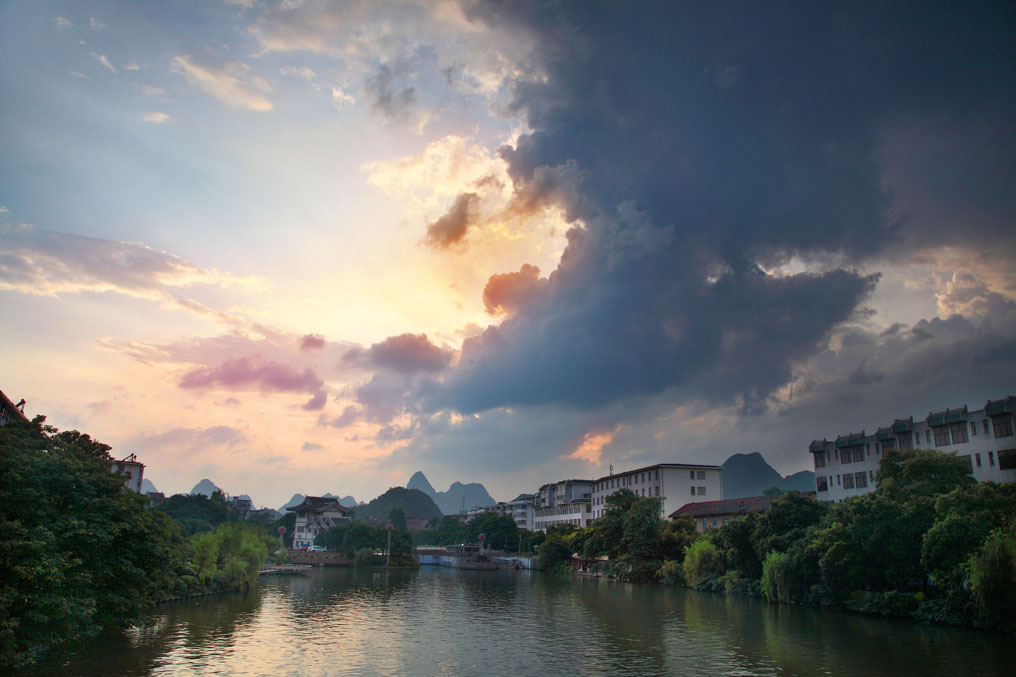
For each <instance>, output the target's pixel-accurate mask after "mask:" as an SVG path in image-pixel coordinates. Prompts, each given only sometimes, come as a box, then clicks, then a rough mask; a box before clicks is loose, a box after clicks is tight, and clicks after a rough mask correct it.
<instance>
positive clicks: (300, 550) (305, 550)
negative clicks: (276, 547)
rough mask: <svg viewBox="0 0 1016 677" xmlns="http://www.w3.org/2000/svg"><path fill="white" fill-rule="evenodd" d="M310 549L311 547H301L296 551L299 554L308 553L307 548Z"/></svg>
mask: <svg viewBox="0 0 1016 677" xmlns="http://www.w3.org/2000/svg"><path fill="white" fill-rule="evenodd" d="M309 547H310V546H309V545H301V546H300V547H299V548H297V549H296V551H297V552H307V548H309Z"/></svg>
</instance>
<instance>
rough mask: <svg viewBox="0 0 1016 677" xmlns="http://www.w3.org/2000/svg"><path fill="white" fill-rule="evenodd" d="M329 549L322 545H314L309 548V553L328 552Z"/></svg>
mask: <svg viewBox="0 0 1016 677" xmlns="http://www.w3.org/2000/svg"><path fill="white" fill-rule="evenodd" d="M327 550H328V548H323V547H321V546H320V545H312V546H310V547H308V548H307V551H308V552H326V551H327Z"/></svg>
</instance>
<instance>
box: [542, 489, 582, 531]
mask: <svg viewBox="0 0 1016 677" xmlns="http://www.w3.org/2000/svg"><path fill="white" fill-rule="evenodd" d="M592 485H593V481H592V480H561V481H560V482H552V483H550V484H544V485H543V486H542V487H540V491H539V493H537V494H536V495H535V496H534V499H533V501H534V502H533V531H546V530H547V529H549V528H550V527H553V526H559V525H562V524H573V525H575V526H577V527H580V528H582V527H587V526H589V522H590V521H591V520H592V519H593V516H592V500H591V494H592Z"/></svg>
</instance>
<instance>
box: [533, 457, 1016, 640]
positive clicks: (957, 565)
mask: <svg viewBox="0 0 1016 677" xmlns="http://www.w3.org/2000/svg"><path fill="white" fill-rule="evenodd" d="M876 481H877V488H876V490H875V491H873V492H871V493H868V494H864V495H861V496H856V497H853V498H850V499H847V500H846V501H843V502H842V503H835V504H825V503H819V502H817V501H816V500H814V499H813V498H811V497H809V496H804V495H801V494H800V493H798V492H789V493H787V494H784V495H783V496H781V497H780V498H778V499H777V500H776V501H774V502H773V504H772V505H771V506H770V508H769V510H767V511H766V512H765V513H761V514H754V513H752V514H749V515H747V516H745V517H743V518H741V519H738V520H734V521H731V522H728V523H727V524H725V525H723V526H721V527H719V528H715V529H711V530H709V531H707V532H705V533H702V534H699V533H696V531H695V528H694V523H693V522H692V520H691V519H690V518H684V519H679V520H674V521H670V522H665V521H663V520H660V519H659V517H658V515H659V510H660V508H659V501H658V499H655V498H638V497H636V496H635V495H634V494H633V493H632V492H630V491H626V490H622V491H619V492H617V493H615V494H613V495H612V496H610V497H608V498H607V505H606V509H605V512H604V516H603V517H602V518H600V519H599V520H597V521H596V522H595V523H594V524H593V525H592V526H590V527H587V528H585V529H575V528H571V529H553V530H551V531H550V532H548V535H547V539H546V541H545V542H544V543H543V544H542V545H541V547H540V551H541V554H540V557H541V562H542V563H543V564H544V565H545V566H546V567H549V568H551V569H557V570H564V567H565V566H567V563H568V562H569V561H570V560H571V556H572V554H573V553H574V554H578V555H580V556H581V557H583V559H584V560H585V561H587V562H596V565H595V567H596V569H598V571H599V572H600V573H602V574H604V575H607V576H612V577H615V578H618V579H622V580H629V581H636V582H647V581H657V582H660V583H663V584H667V585H673V586H686V587H691V588H695V589H698V590H705V591H713V592H726V593H732V594H743V595H750V596H757V597H762V598H765V599H767V600H769V601H771V602H780V603H793V604H808V605H821V606H828V607H834V608H839V609H843V610H847V611H853V612H858V613H864V614H870V615H876V616H883V617H891V618H904V619H912V620H915V621H920V622H927V623H943V624H949V625H961V626H973V627H980V628H991V629H997V630H1003V631H1008V632H1013V631H1014V630H1016V583H1014V581H1016V486H1014V485H1009V484H996V483H993V482H984V483H980V484H978V483H976V481H975V480H974V479H973V478H972V477H971V476H970V468H969V464H968V462H967V461H966V460H965V459H960V458H957V457H956V456H955V455H953V454H944V453H941V452H937V451H932V450H901V451H889V452H887V454H886V457H885V459H884V460H883V461H882V464H881V465H880V468H879V471H878V474H877V476H876Z"/></svg>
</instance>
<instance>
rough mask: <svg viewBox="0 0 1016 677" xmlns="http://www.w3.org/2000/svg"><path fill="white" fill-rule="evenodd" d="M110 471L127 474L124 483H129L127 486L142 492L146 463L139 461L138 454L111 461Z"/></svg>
mask: <svg viewBox="0 0 1016 677" xmlns="http://www.w3.org/2000/svg"><path fill="white" fill-rule="evenodd" d="M109 471H110V472H111V473H121V474H123V475H125V477H124V483H125V484H126V485H127V488H128V489H130V490H131V491H133V492H135V493H138V494H140V493H141V481H142V479H143V478H144V474H145V465H144V463H141V462H139V461H138V457H137V455H136V454H131V455H130V456H128V457H127V458H125V459H123V460H122V461H117V460H112V461H110V462H109Z"/></svg>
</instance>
